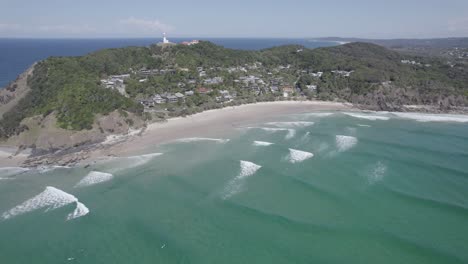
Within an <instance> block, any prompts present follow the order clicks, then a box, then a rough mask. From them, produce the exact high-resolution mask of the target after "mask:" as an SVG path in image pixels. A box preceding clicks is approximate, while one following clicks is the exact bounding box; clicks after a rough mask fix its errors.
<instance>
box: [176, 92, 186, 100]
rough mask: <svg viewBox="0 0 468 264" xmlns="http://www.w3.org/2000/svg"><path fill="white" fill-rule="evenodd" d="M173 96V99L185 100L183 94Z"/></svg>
mask: <svg viewBox="0 0 468 264" xmlns="http://www.w3.org/2000/svg"><path fill="white" fill-rule="evenodd" d="M174 95H175V97H177V99H181V100H184V98H185V96H184V95H183V94H181V93H175V94H174Z"/></svg>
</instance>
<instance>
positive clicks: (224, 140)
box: [176, 137, 229, 143]
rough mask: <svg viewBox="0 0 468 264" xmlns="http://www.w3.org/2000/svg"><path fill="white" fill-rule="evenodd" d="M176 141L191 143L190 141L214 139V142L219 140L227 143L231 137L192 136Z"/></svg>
mask: <svg viewBox="0 0 468 264" xmlns="http://www.w3.org/2000/svg"><path fill="white" fill-rule="evenodd" d="M176 141H177V142H183V143H190V142H197V141H214V142H217V143H227V142H229V139H224V138H202V137H192V138H181V139H178V140H176Z"/></svg>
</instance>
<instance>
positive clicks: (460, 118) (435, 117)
mask: <svg viewBox="0 0 468 264" xmlns="http://www.w3.org/2000/svg"><path fill="white" fill-rule="evenodd" d="M392 114H393V115H396V116H397V117H400V118H404V119H412V120H416V121H418V122H458V123H466V122H468V116H467V115H443V114H420V113H398V112H394V113H392Z"/></svg>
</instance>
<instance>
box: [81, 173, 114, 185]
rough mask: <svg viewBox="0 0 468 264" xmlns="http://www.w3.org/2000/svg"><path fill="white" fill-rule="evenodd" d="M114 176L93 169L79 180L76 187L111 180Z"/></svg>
mask: <svg viewBox="0 0 468 264" xmlns="http://www.w3.org/2000/svg"><path fill="white" fill-rule="evenodd" d="M112 178H114V175H112V174H110V173H106V172H99V171H91V172H90V173H88V175H86V176H85V177H84V178H83V179H81V181H79V182H78V183H77V184H76V185H75V187H85V186H90V185H94V184H98V183H101V182H106V181H110V180H111V179H112Z"/></svg>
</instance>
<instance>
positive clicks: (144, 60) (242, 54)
mask: <svg viewBox="0 0 468 264" xmlns="http://www.w3.org/2000/svg"><path fill="white" fill-rule="evenodd" d="M404 59H410V60H415V61H417V62H418V65H412V64H403V63H402V60H404ZM255 63H259V64H260V65H262V67H263V70H264V72H261V71H259V70H253V71H252V72H250V73H248V74H266V72H268V74H271V73H270V71H273V69H276V68H277V67H280V66H285V65H290V66H291V67H290V68H289V67H288V69H287V70H284V71H282V72H279V73H277V74H276V77H281V78H282V79H283V80H285V82H286V83H287V84H289V85H291V86H292V85H295V87H297V88H298V89H300V90H302V91H303V94H302V95H304V96H307V97H308V98H318V99H328V100H330V99H331V100H333V99H342V100H346V101H351V102H355V103H369V100H370V99H369V98H371V99H372V98H374V97H375V96H379V97H385V96H386V98H388V100H390V101H392V102H395V101H398V102H399V103H427V104H437V103H438V101H440V98H443V97H448V96H451V97H453V98H457V100H458V101H457V105H460V104H461V105H464V104H466V101H467V97H468V87H467V84H468V70H467V67H466V65H448V64H447V63H446V62H444V61H442V60H440V59H436V58H429V57H408V56H404V55H402V54H400V53H397V52H394V51H390V50H387V49H385V48H383V47H380V46H377V45H374V44H367V43H351V44H347V45H342V46H336V47H331V48H319V49H313V50H311V49H305V48H303V47H301V46H295V45H290V46H283V47H277V48H271V49H266V50H262V51H241V50H231V49H226V48H223V47H220V46H216V45H214V44H212V43H209V42H201V43H200V44H197V45H193V46H183V45H176V46H171V47H161V46H157V45H153V46H151V47H129V48H122V49H107V50H101V51H98V52H94V53H91V54H89V55H86V56H82V57H53V58H49V59H47V60H44V61H42V62H40V63H38V64H37V66H36V67H35V70H34V75H33V77H32V78H30V79H29V81H28V84H29V86H30V88H31V92H30V93H29V94H28V95H27V96H26V97H25V98H23V99H22V100H21V101H20V103H19V104H18V105H16V106H15V107H14V108H13V109H12V110H11V111H9V112H8V113H6V114H4V117H3V119H2V120H1V121H0V137H3V138H5V137H9V136H11V135H13V134H15V133H18V132H20V131H21V130H22V129H26V128H24V127H21V126H20V122H21V121H22V120H23V119H24V118H26V117H30V116H35V115H43V116H47V115H48V114H50V113H52V112H53V113H55V114H56V116H57V118H58V125H59V126H60V127H62V128H66V129H73V130H81V129H89V128H90V127H91V126H92V124H93V120H94V117H95V115H96V114H106V113H109V112H111V111H114V110H125V111H129V112H133V113H137V114H141V113H142V112H143V107H142V106H141V105H140V104H139V103H137V99H139V98H143V97H145V96H150V95H152V94H156V93H163V92H183V90H184V89H185V90H187V87H186V88H181V87H180V86H179V85H178V84H179V83H181V82H182V83H183V82H186V81H187V80H189V79H196V80H197V82H196V83H195V84H194V87H196V86H199V85H203V82H202V80H200V78H199V76H198V72H197V71H196V68H197V67H204V68H205V69H207V68H224V69H226V68H229V67H237V66H243V65H247V64H255ZM182 68H183V69H185V70H183V71H182V70H180V69H182ZM140 69H172V70H173V74H167V75H158V76H153V77H151V78H149V79H148V82H145V83H140V82H138V78H139V77H138V76H137V74H136V73H137V71H138V70H140ZM335 70H342V71H353V73H352V74H351V75H350V76H349V77H346V78H342V77H339V76H337V75H336V74H333V73H332V72H331V71H335ZM319 71H320V72H323V75H322V76H321V77H320V78H315V77H312V76H311V75H310V74H309V73H311V72H319ZM123 73H131V74H132V77H131V78H130V79H129V80H127V81H126V92H127V94H128V95H129V97H125V96H123V95H121V94H119V93H118V92H117V91H115V90H112V89H106V88H104V87H102V86H101V83H100V80H101V79H102V78H107V77H108V76H109V75H113V74H123ZM217 76H221V77H222V78H223V79H224V82H223V84H220V85H214V86H212V88H213V89H214V92H213V93H212V94H210V95H205V94H195V96H193V97H191V98H187V100H186V102H184V104H183V105H181V103H179V104H176V105H174V106H171V108H174V107H177V106H180V107H181V109H182V110H183V111H185V113H187V111H188V110H187V109H191V108H192V107H201V106H203V105H205V106H206V105H209V106H207V107H208V108H212V107H216V102H215V100H214V98H215V97H216V96H217V95H218V90H220V89H233V90H234V88H233V87H234V85H235V84H234V80H235V79H236V78H238V77H239V76H240V75H239V74H238V73H227V71H219V72H218V73H217ZM384 83H387V84H388V83H391V86H388V85H387V86H385V85H383V84H384ZM311 84H314V85H317V87H318V88H317V90H316V91H314V93H313V94H311V93H310V92H308V91H306V89H305V87H306V85H311ZM194 87H191V88H192V89H193V88H194ZM236 89H237V94H238V98H239V99H240V100H241V101H239V102H240V103H243V102H254V101H258V100H274V99H275V97H274V95H271V94H266V93H265V92H264V91H263V90H261V91H260V92H258V93H252V91H249V90H246V89H239V88H236ZM395 90H398V91H401V92H399V93H398V94H397V95H391V94H392V93H393V92H394V91H395ZM409 94H411V96H410V95H409ZM392 96H396V97H392ZM397 97H398V98H397ZM239 102H237V103H239ZM371 103H372V102H371ZM379 104H380V103H379ZM205 108H206V107H205ZM205 108H203V109H205ZM203 109H201V110H203ZM169 110H170V109H169Z"/></svg>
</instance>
